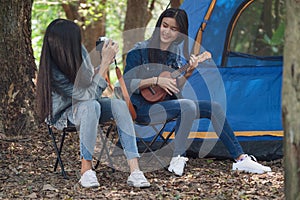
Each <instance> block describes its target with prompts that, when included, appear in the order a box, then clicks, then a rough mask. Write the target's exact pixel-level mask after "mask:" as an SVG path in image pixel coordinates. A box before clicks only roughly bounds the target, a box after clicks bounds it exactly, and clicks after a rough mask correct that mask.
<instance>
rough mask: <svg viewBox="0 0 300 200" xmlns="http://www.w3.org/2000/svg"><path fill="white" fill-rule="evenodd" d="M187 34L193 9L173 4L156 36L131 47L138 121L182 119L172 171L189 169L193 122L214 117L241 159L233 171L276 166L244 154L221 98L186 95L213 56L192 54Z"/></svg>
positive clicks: (128, 71) (128, 76) (130, 77)
mask: <svg viewBox="0 0 300 200" xmlns="http://www.w3.org/2000/svg"><path fill="white" fill-rule="evenodd" d="M187 35H188V19H187V14H186V13H185V11H184V10H181V9H174V8H170V9H167V10H165V11H164V12H163V13H162V14H161V16H160V17H159V19H158V21H157V24H156V29H155V30H154V32H153V34H152V36H151V38H150V39H148V40H146V41H143V42H140V43H138V44H136V46H135V47H134V48H133V49H132V50H130V51H129V53H128V55H127V59H126V67H125V71H124V79H125V82H126V85H127V88H128V90H129V93H130V94H131V101H132V103H133V105H134V106H135V108H136V113H137V119H136V121H137V122H139V123H150V122H151V123H153V122H158V123H159V122H165V121H166V120H168V119H176V126H175V133H176V137H175V140H174V145H175V149H174V152H173V158H172V159H171V162H170V165H169V167H168V170H169V171H170V172H172V173H175V174H176V175H178V176H181V175H182V174H183V171H184V167H185V164H186V162H187V160H188V159H187V158H186V157H183V156H184V155H185V151H186V148H187V141H188V135H189V133H190V130H191V128H192V124H193V121H194V120H195V119H199V118H208V119H210V120H211V121H212V124H213V127H214V129H215V131H216V133H217V135H218V136H219V138H220V139H221V141H222V142H223V143H224V145H225V146H226V148H227V150H228V151H229V153H230V154H231V156H232V158H233V159H235V161H236V162H235V163H234V164H233V168H232V169H233V170H241V171H247V172H253V173H264V172H267V171H271V169H270V168H269V167H266V166H263V165H261V164H259V163H257V162H256V161H253V160H252V159H251V157H250V156H248V155H246V154H245V153H244V151H243V149H242V147H241V145H240V144H239V142H238V140H237V138H236V137H235V135H234V133H233V130H232V129H231V127H230V125H229V123H228V122H227V119H226V116H225V114H224V112H223V110H222V108H221V106H220V105H219V104H218V103H216V102H210V101H194V100H190V99H184V98H182V96H181V94H180V89H181V88H182V87H183V85H184V84H185V82H186V80H187V79H188V78H189V77H190V76H191V75H192V73H193V71H194V69H195V68H196V67H197V65H198V62H199V61H204V60H205V59H209V58H210V57H211V55H210V53H208V52H204V53H203V54H200V55H199V56H196V55H193V54H192V55H188V45H189V44H188V37H187ZM181 49H183V52H181ZM184 63H187V64H188V65H185V67H184V68H186V69H185V72H184V71H180V70H179V68H180V67H181V66H183V65H184ZM174 71H175V73H173V72H174ZM178 71H179V75H178V73H177V72H178ZM180 73H181V74H180ZM164 74H167V75H164ZM161 93H165V95H164V96H163V97H162V98H158V99H155V100H154V99H153V98H156V95H157V94H161Z"/></svg>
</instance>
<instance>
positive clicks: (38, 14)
mask: <svg viewBox="0 0 300 200" xmlns="http://www.w3.org/2000/svg"><path fill="white" fill-rule="evenodd" d="M56 18H65V12H64V11H63V9H62V7H61V4H60V3H59V2H56V1H55V2H54V1H34V3H33V8H32V14H31V19H32V20H31V23H32V48H33V51H34V57H35V61H36V64H37V66H38V64H39V60H40V59H39V57H40V55H41V49H42V45H43V37H44V34H45V31H46V28H47V26H48V24H49V23H50V22H51V21H53V20H54V19H56Z"/></svg>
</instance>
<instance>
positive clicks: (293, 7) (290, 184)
mask: <svg viewBox="0 0 300 200" xmlns="http://www.w3.org/2000/svg"><path fill="white" fill-rule="evenodd" d="M286 11H287V12H286V13H287V14H286V16H287V18H286V19H287V20H286V29H285V47H284V71H283V88H282V116H283V127H284V166H285V167H284V169H285V196H286V199H287V200H289V199H291V200H299V199H300V193H299V188H300V120H299V117H300V114H299V113H300V57H299V53H297V52H299V46H300V35H299V30H300V1H299V0H297V1H295V0H287V1H286Z"/></svg>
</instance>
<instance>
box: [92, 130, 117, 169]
mask: <svg viewBox="0 0 300 200" xmlns="http://www.w3.org/2000/svg"><path fill="white" fill-rule="evenodd" d="M113 128H114V124H111V125H110V126H109V127H108V129H107V132H106V134H105V138H104V137H103V135H102V134H101V133H100V138H101V141H102V142H103V147H102V149H101V151H100V155H99V157H98V160H97V163H96V165H95V169H97V168H98V166H99V164H100V160H101V157H102V155H103V151H105V153H106V156H107V158H108V162H109V165H110V166H111V168H112V172H115V169H114V166H113V162H112V160H111V157H110V155H109V150H108V147H107V139H108V137H109V134H110V133H111V131H112V129H113Z"/></svg>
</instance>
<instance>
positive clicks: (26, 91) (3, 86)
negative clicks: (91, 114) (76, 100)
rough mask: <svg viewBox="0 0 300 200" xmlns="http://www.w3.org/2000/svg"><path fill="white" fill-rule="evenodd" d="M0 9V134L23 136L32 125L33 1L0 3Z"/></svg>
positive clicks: (33, 67)
mask: <svg viewBox="0 0 300 200" xmlns="http://www.w3.org/2000/svg"><path fill="white" fill-rule="evenodd" d="M0 5H1V6H0V17H1V19H0V27H1V29H0V38H1V40H0V46H1V48H0V69H1V73H0V94H1V95H0V99H1V103H0V132H1V133H4V134H8V135H19V134H25V133H28V130H30V129H32V128H33V125H34V112H33V108H34V97H35V95H34V93H35V91H34V89H35V86H34V83H33V79H34V78H35V72H36V66H35V62H34V57H33V50H32V47H31V7H32V0H23V1H11V0H0Z"/></svg>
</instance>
